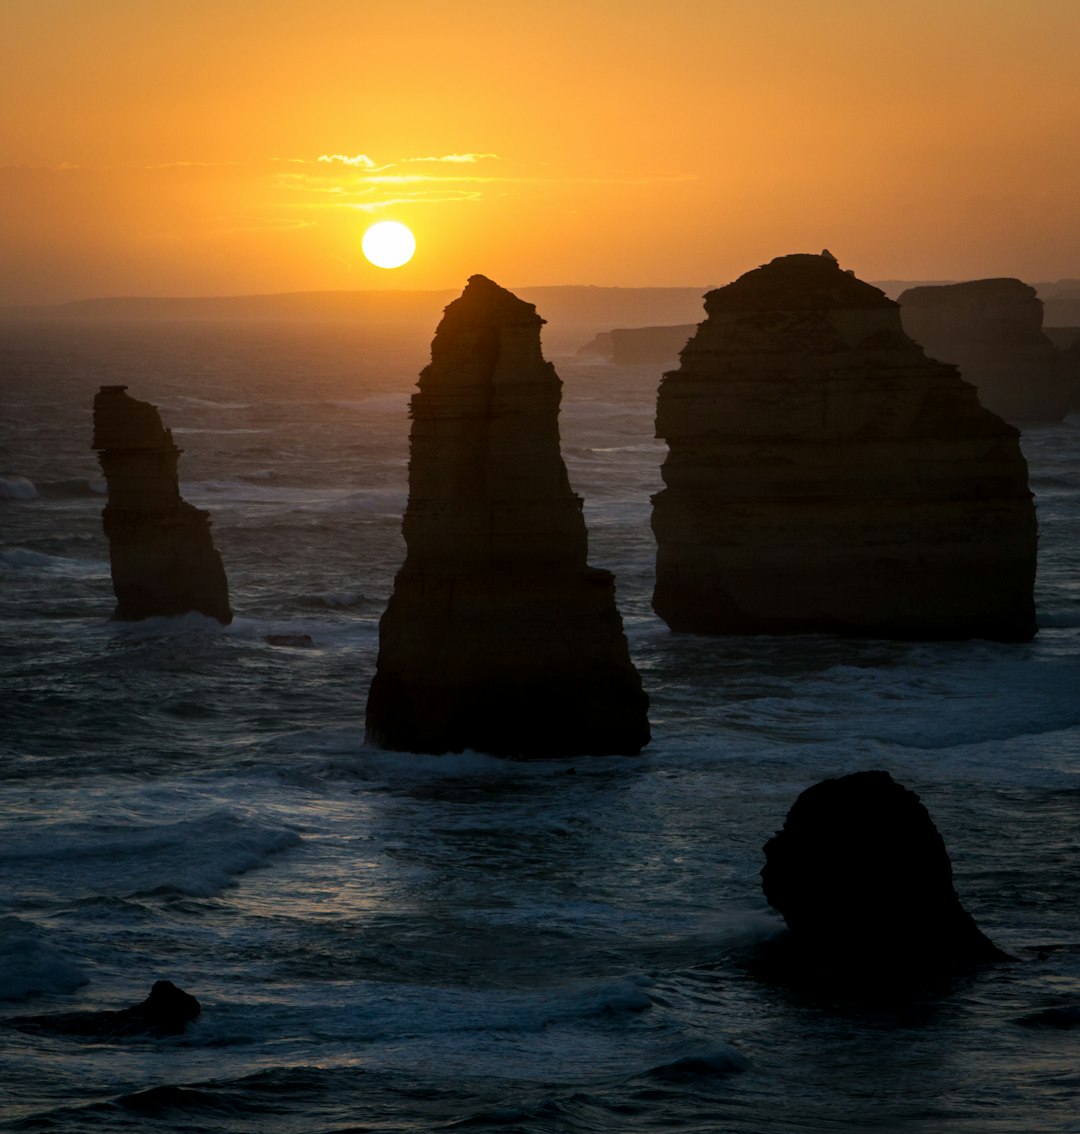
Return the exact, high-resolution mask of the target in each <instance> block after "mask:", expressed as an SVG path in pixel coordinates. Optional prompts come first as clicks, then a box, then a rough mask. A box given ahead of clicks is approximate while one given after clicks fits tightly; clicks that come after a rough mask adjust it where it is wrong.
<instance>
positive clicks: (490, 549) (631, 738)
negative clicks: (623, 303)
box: [367, 276, 649, 757]
mask: <svg viewBox="0 0 1080 1134" xmlns="http://www.w3.org/2000/svg"><path fill="white" fill-rule="evenodd" d="M542 323H543V320H542V319H541V318H540V317H539V316H538V315H537V314H536V308H535V307H534V306H533V304H531V303H525V302H523V301H522V300H519V299H518V298H517V297H516V296H514V295H513V294H512V293H510V292H508V291H506V290H505V289H503V288H501V287H499V286H498V285H496V284H494V283H492V282H491V281H490V280H488V279H486V278H485V277H484V276H473V277H471V278H470V280H469V282H468V285H467V286H466V288H465V290H464V292H463V293H462V295H461V296H460V298H458V299H457V300H455V301H454V302H452V303H451V304H449V306H448V307H447V308H446V311H445V314H444V316H443V319H442V321H441V322H440V324H439V326H438V329H437V331H436V334H435V338H434V340H433V342H432V345H431V364H430V365H429V366H427V367H425V369H424V370H423V371H422V372H421V375H420V381H419V383H418V387H419V389H418V392H417V393H416V394H414V395H413V398H412V430H411V434H410V461H409V502H408V506H407V509H406V512H405V518H404V523H403V530H404V535H405V543H406V558H405V563H404V565H403V566H402V568H401V570H400V571H399V572H398V575H397V577H396V579H395V583H394V593H393V595H392V597H391V599H390V603H389V606H388V607H387V610H386V612H385V613H384V615H383V618H382V621H381V623H380V626H379V657H378V664H377V671H376V674H375V678H374V680H373V681H372V684H371V689H370V692H369V695H368V702H367V736H368V740H369V742H370V743H373V744H376V745H378V746H380V747H383V748H389V749H394V750H397V751H406V752H428V753H442V752H460V751H462V750H464V749H466V748H471V749H475V750H477V751H481V752H487V753H493V754H497V755H508V756H516V757H544V756H576V755H583V754H625V755H631V754H635V753H637V752H638V751H640V749H641V748H642V747H643V746H644V745H645V744H646V743H648V740H649V727H648V718H647V709H648V699H647V697H646V696H645V694H644V692H643V691H642V687H641V680H640V677H639V676H638V673H637V671H636V670H635V669H634V666H633V664H632V662H631V661H630V655H629V650H628V648H627V643H626V637H625V635H624V633H623V628H622V620H621V618H620V616H619V613H618V610H617V608H616V605H615V583H614V579H613V577H612V575H611V574H610V573H609V572H607V571H602V570H598V569H596V568H591V567H589V566H588V565H587V563H586V554H587V536H586V531H585V522H584V518H583V516H582V513H581V500H580V498H579V497H578V496H576V495H575V494H574V492H573V491H572V489H571V487H570V482H569V479H568V477H567V474H566V467H565V465H564V464H563V460H562V456H561V453H560V448H559V426H558V413H559V402H560V399H561V391H562V383H561V381H560V380H559V377H558V375H557V374H556V373H555V370H554V367H552V365H551V364H550V363H549V362H546V361H545V360H544V358H543V355H542V354H541V350H540V327H541V325H542Z"/></svg>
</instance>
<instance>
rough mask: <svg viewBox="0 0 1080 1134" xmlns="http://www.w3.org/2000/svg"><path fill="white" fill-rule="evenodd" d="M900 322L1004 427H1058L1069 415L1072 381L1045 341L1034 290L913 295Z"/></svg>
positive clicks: (985, 285) (955, 289)
mask: <svg viewBox="0 0 1080 1134" xmlns="http://www.w3.org/2000/svg"><path fill="white" fill-rule="evenodd" d="M900 317H901V320H902V321H903V325H904V330H905V331H906V332H907V333H908V334H909V335H910V336H911V337H912V338H913V339H914V340H915V341H916V342H917V343H919V344H920V345H921V346H923V347H924V348H925V350H926V353H927V354H929V355H931V356H932V357H933V358H938V359H941V360H942V361H944V362H954V363H956V365H957V366H959V367H960V373H961V374H962V375H963V377H964V379H965V380H966V381H968V382H971V383H972V384H973V385H974V386H975V387H977V389H978V391H979V401H981V402H982V404H983V405H984V406H986V408H987V409H989V410H992V411H993V412H994V413H996V414H998V415H999V416H1001V417H1003V418H1005V420H1006V421H1011V422H1013V423H1022V422H1030V421H1060V420H1061V418H1063V417H1064V416H1065V414H1066V413H1068V412H1069V409H1070V406H1071V404H1072V401H1073V397H1074V394H1075V391H1076V389H1077V378H1078V376H1077V374H1076V373H1075V369H1074V367H1073V365H1072V364H1071V363H1070V361H1069V360H1068V359H1067V358H1066V357H1065V356H1064V355H1063V354H1062V352H1061V351H1060V350H1058V348H1057V347H1056V346H1055V345H1054V343H1053V342H1052V341H1051V340H1050V338H1049V337H1048V336H1047V335H1045V334H1044V333H1043V304H1042V301H1041V300H1040V299H1039V297H1038V295H1037V293H1036V291H1035V288H1033V287H1029V286H1028V285H1027V284H1025V283H1023V282H1022V281H1020V280H1015V279H988V280H970V281H969V282H967V283H955V284H946V285H942V286H938V287H913V288H909V289H908V290H907V291H905V292H903V293H902V294H901V296H900Z"/></svg>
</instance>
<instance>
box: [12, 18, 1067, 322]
mask: <svg viewBox="0 0 1080 1134" xmlns="http://www.w3.org/2000/svg"><path fill="white" fill-rule="evenodd" d="M0 106H3V108H4V113H3V115H2V117H0V263H2V264H3V265H4V268H3V272H2V273H0V303H20V302H56V301H62V300H66V299H73V298H81V297H88V296H95V295H120V294H123V295H207V294H211V295H212V294H237V293H252V292H277V291H303V290H324V289H338V288H367V287H418V288H434V287H440V288H441V287H452V288H457V287H460V286H462V284H463V283H464V280H465V279H466V278H467V277H468V276H469V275H470V274H472V273H473V272H483V273H484V274H486V275H488V276H491V277H492V278H494V279H496V280H498V281H499V282H501V283H504V284H505V285H506V286H510V287H514V286H525V285H539V284H557V283H593V284H614V285H624V286H635V285H646V284H658V285H691V286H697V285H709V284H720V283H725V282H727V281H728V280H730V279H732V278H734V277H735V276H737V275H739V274H740V273H742V272H743V271H746V270H748V269H749V268H752V267H755V266H756V265H757V264H759V263H761V262H763V261H765V260H768V259H771V258H772V257H773V256H775V255H780V254H783V253H787V252H794V251H820V250H821V248H823V247H828V248H829V249H831V250H832V252H833V253H835V254H836V255H837V256H838V257H839V258H840V260H841V262H842V263H843V264H844V266H845V267H851V268H853V269H854V270H855V271H856V273H857V274H858V275H859V276H860V277H862V278H864V279H884V278H897V277H899V278H907V279H962V278H972V277H978V276H992V275H1015V276H1020V277H1021V278H1024V279H1027V280H1029V281H1038V280H1049V279H1057V278H1059V277H1062V276H1080V142H1078V139H1080V0H1023V2H1021V0H889V2H885V0H664V2H663V3H659V2H656V0H649V2H648V3H645V2H643V0H545V2H544V3H538V2H537V0H530V2H524V0H500V2H497V3H496V2H492V0H470V2H469V3H468V4H465V3H460V4H459V3H453V2H452V0H431V2H429V0H392V2H391V0H380V2H376V0H303V2H299V0H3V2H2V3H0ZM381 219H396V220H401V221H404V222H405V223H406V224H408V225H409V226H410V227H411V228H412V229H413V230H414V232H415V233H416V236H417V241H418V252H417V255H416V257H415V259H414V260H413V262H412V263H411V264H409V265H408V266H406V267H404V268H401V269H398V270H396V271H391V272H387V271H383V270H380V269H378V268H374V267H372V266H370V265H368V264H366V263H365V262H364V261H363V259H362V257H361V255H360V251H359V244H360V235H361V233H362V232H363V229H364V228H365V227H366V225H368V224H370V223H371V222H373V221H374V220H381Z"/></svg>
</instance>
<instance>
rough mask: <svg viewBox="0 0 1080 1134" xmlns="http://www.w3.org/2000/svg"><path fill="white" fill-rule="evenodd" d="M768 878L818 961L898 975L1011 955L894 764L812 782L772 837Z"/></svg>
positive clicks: (816, 964)
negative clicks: (987, 926)
mask: <svg viewBox="0 0 1080 1134" xmlns="http://www.w3.org/2000/svg"><path fill="white" fill-rule="evenodd" d="M761 882H762V888H763V889H764V892H765V897H766V899H767V900H768V902H769V905H771V906H772V907H773V908H774V909H775V910H777V911H778V912H779V913H781V914H783V916H784V920H785V921H786V922H787V925H788V929H789V930H790V931H791V945H792V946H793V947H794V948H795V950H797V952H798V957H797V963H798V964H800V965H802V966H805V967H808V968H810V969H815V968H816V969H820V970H821V971H832V972H834V973H840V974H847V975H850V976H858V975H865V974H867V973H873V972H878V973H880V974H881V975H883V976H886V977H889V978H892V977H894V976H896V975H898V974H903V973H904V972H905V971H906V972H933V971H939V972H946V971H949V970H954V969H957V968H962V967H965V966H969V965H978V964H987V963H991V962H994V961H1003V960H1007V959H1008V956H1007V954H1005V953H1003V952H1002V951H1001V950H1000V949H998V948H997V947H996V946H995V945H994V944H993V943H992V942H991V941H990V940H989V939H988V938H987V937H986V936H985V935H984V934H983V933H982V932H981V930H980V929H979V928H978V926H977V925H976V924H975V921H974V920H973V918H972V917H971V915H970V914H969V913H967V911H966V910H965V909H964V908H963V906H962V905H961V904H960V899H959V897H958V896H957V894H956V890H955V889H954V888H953V879H952V863H951V862H950V861H949V855H948V852H947V851H946V849H945V843H944V841H943V840H942V838H941V835H940V834H939V833H938V830H937V828H936V827H935V826H934V823H933V820H932V819H931V818H930V816H929V814H928V813H927V810H926V808H925V807H924V806H923V804H922V802H921V801H920V800H919V797H918V796H917V795H916V794H915V793H914V792H912V791H908V790H907V789H906V788H904V787H902V786H901V785H900V784H898V783H896V782H895V781H894V780H893V778H892V777H891V776H890V775H889V774H888V772H880V771H874V772H858V773H856V774H854V775H850V776H843V777H841V778H839V779H835V780H824V781H823V782H821V783H819V784H816V785H814V786H813V787H811V788H808V789H807V790H806V791H804V792H803V793H802V794H801V795H800V796H799V798H798V799H797V800H796V801H795V803H794V805H793V806H792V808H791V810H790V811H789V812H788V815H787V819H786V820H785V821H784V826H783V829H782V830H781V831H779V832H778V833H777V834H776V835H775V836H774V837H773V838H772V839H770V840H769V841H768V842H767V843H766V844H765V867H764V869H763V870H762V871H761Z"/></svg>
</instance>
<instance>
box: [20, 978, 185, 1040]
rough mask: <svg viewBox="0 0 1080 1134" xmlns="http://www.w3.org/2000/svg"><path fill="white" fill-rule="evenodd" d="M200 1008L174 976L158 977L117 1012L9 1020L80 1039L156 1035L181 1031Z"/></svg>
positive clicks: (27, 1028) (29, 1029)
mask: <svg viewBox="0 0 1080 1134" xmlns="http://www.w3.org/2000/svg"><path fill="white" fill-rule="evenodd" d="M201 1011H202V1008H201V1006H200V1004H199V1002H198V1000H196V999H195V997H194V996H192V995H191V994H190V993H188V992H185V991H184V990H183V989H182V988H177V987H176V985H175V984H173V982H172V981H171V980H158V981H155V982H154V986H153V988H151V989H150V995H149V996H148V997H147V998H146V999H145V1000H144V1001H142V1002H141V1003H140V1004H136V1005H134V1006H133V1007H131V1008H122V1009H120V1011H118V1012H54V1013H51V1014H49V1015H45V1016H16V1017H14V1018H13V1019H11V1020H9V1021H8V1023H9V1024H10V1025H11V1026H12V1027H13V1028H17V1029H18V1030H19V1031H21V1032H29V1033H32V1034H47V1035H59V1036H74V1037H77V1038H80V1039H94V1040H121V1039H130V1038H132V1037H150V1038H156V1037H161V1036H178V1035H180V1034H181V1033H182V1032H183V1031H184V1029H185V1028H186V1027H187V1026H188V1024H190V1023H191V1021H192V1020H195V1019H197V1018H198V1016H199V1013H200V1012H201Z"/></svg>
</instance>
